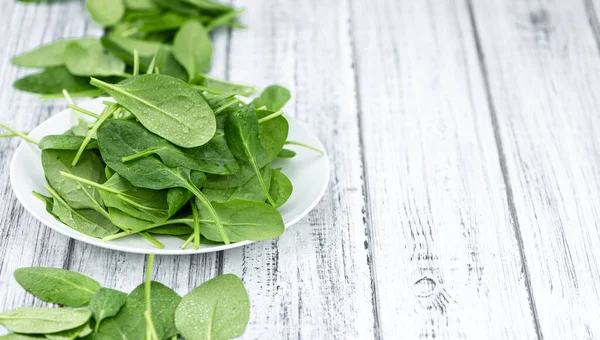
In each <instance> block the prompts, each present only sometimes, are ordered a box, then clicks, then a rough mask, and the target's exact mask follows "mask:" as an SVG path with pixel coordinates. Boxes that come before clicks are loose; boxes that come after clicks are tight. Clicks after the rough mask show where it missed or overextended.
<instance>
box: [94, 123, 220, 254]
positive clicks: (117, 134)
mask: <svg viewBox="0 0 600 340" xmlns="http://www.w3.org/2000/svg"><path fill="white" fill-rule="evenodd" d="M138 126H139V125H138V124H136V123H134V122H128V121H123V120H117V119H114V120H109V121H107V122H106V123H105V124H103V125H102V126H101V127H100V129H99V130H98V144H99V145H100V152H101V154H102V157H103V159H104V161H105V162H106V164H107V165H108V166H109V167H110V168H111V169H113V170H115V171H116V172H117V173H118V174H119V175H121V176H123V177H125V178H126V179H127V180H129V181H130V182H131V183H132V184H133V185H135V186H138V187H142V188H148V189H155V190H159V189H170V188H185V189H187V190H189V191H191V192H192V193H193V194H194V196H196V197H197V198H198V199H199V200H201V201H202V202H203V204H204V205H205V206H206V208H207V209H208V211H209V213H210V215H211V216H212V217H213V220H215V222H216V226H217V229H219V230H220V234H221V235H222V237H223V240H224V242H225V243H226V244H227V243H229V240H228V237H227V235H226V234H225V231H224V230H223V227H222V225H221V223H220V221H219V219H218V216H217V214H216V212H215V211H214V209H213V208H212V207H211V205H210V202H209V201H208V199H207V198H206V197H205V196H204V194H202V192H201V191H200V190H199V189H198V186H197V185H195V184H194V182H197V181H194V180H193V177H197V176H194V175H193V172H192V171H190V169H187V168H169V167H167V166H166V165H164V164H163V163H162V162H161V161H160V160H159V159H158V158H157V157H143V158H139V159H135V160H132V161H128V162H126V163H125V162H123V161H122V159H123V157H127V156H130V155H132V154H136V153H138V152H140V151H143V149H142V150H140V149H136V147H138V146H137V143H136V141H135V140H134V139H132V138H130V137H131V136H132V135H135V134H136V132H133V133H132V130H134V129H136V128H138ZM202 179H205V177H204V178H202Z"/></svg>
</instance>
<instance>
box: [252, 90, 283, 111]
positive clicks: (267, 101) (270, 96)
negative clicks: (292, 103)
mask: <svg viewBox="0 0 600 340" xmlns="http://www.w3.org/2000/svg"><path fill="white" fill-rule="evenodd" d="M290 98H291V95H290V91H289V90H288V89H286V88H285V87H283V86H279V85H271V86H269V87H267V88H266V89H265V90H264V91H263V92H262V93H261V94H260V96H259V97H258V98H255V99H254V100H253V101H252V105H254V107H255V108H259V107H262V106H266V108H267V110H268V111H272V112H276V111H279V110H281V109H282V108H283V107H284V106H285V104H286V103H287V102H288V100H290Z"/></svg>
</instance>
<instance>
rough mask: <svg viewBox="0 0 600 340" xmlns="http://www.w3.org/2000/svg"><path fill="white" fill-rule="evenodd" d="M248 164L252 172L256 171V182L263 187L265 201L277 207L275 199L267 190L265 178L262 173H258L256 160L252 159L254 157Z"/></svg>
mask: <svg viewBox="0 0 600 340" xmlns="http://www.w3.org/2000/svg"><path fill="white" fill-rule="evenodd" d="M250 164H251V165H252V167H253V168H254V172H256V177H257V178H258V183H259V184H260V186H261V187H262V189H263V192H264V193H265V195H266V196H267V201H269V204H271V205H272V206H273V207H277V203H275V201H274V200H273V198H272V197H271V194H269V190H268V189H267V186H266V185H265V180H264V179H263V177H262V174H261V173H260V169H259V168H258V165H256V162H255V161H254V159H252V160H251V162H250Z"/></svg>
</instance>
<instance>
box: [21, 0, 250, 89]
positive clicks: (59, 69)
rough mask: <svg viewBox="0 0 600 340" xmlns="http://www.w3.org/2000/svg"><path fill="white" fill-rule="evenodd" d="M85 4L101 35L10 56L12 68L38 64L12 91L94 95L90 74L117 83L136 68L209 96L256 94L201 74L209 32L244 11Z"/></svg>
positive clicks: (195, 1) (157, 0)
mask: <svg viewBox="0 0 600 340" xmlns="http://www.w3.org/2000/svg"><path fill="white" fill-rule="evenodd" d="M85 7H86V10H87V12H88V14H89V16H90V18H91V19H92V20H93V21H94V22H95V23H96V24H98V25H100V26H102V27H104V28H105V34H104V36H103V37H101V38H93V37H82V38H73V39H61V40H57V41H54V42H52V43H49V44H46V45H43V46H40V47H38V48H36V49H34V50H32V51H29V52H26V53H24V54H21V55H18V56H15V57H13V58H12V63H13V64H14V65H16V66H20V67H27V68H38V69H40V68H41V69H43V70H42V71H41V72H38V73H34V74H30V75H27V76H25V77H23V78H21V79H18V80H17V81H15V83H14V87H15V88H17V89H19V90H21V91H26V92H31V93H36V94H40V95H41V98H46V99H51V98H60V97H61V96H62V95H61V92H62V90H63V89H66V90H67V91H69V93H70V94H71V96H72V97H74V98H75V97H97V96H99V95H100V94H102V90H101V89H98V88H96V87H94V86H92V85H91V84H90V83H89V77H95V78H98V79H100V80H103V81H106V82H117V81H119V80H123V79H126V78H129V77H131V76H132V74H134V73H136V72H137V71H138V70H136V68H139V71H141V72H146V71H147V70H148V69H149V68H152V69H153V70H152V72H157V73H160V74H166V75H170V76H173V77H176V78H180V79H183V80H185V81H187V82H189V83H190V84H194V85H196V86H198V87H199V88H203V89H206V90H209V91H210V92H211V93H218V94H223V93H225V92H231V91H237V92H239V93H240V94H244V95H248V94H251V93H252V92H253V91H254V88H252V87H249V86H244V85H238V84H233V83H230V82H227V81H223V80H218V79H213V78H211V77H209V76H207V75H206V74H205V72H207V71H208V70H209V69H210V66H211V63H212V52H213V46H212V42H211V40H210V33H211V32H212V31H213V30H215V29H216V28H219V27H234V28H235V27H243V26H242V25H240V24H239V23H238V22H237V21H236V20H237V17H238V15H239V14H240V13H242V12H243V11H242V10H237V9H235V8H233V7H231V6H229V5H225V4H221V3H218V2H215V1H213V0H86V4H85ZM136 57H138V60H139V64H137V65H134V64H135V63H134V60H136Z"/></svg>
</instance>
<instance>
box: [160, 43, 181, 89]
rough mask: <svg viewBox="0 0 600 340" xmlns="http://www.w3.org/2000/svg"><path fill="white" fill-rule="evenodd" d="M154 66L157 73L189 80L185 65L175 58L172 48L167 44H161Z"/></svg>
mask: <svg viewBox="0 0 600 340" xmlns="http://www.w3.org/2000/svg"><path fill="white" fill-rule="evenodd" d="M154 68H155V69H156V70H157V73H160V74H165V75H168V76H171V77H175V78H179V79H183V80H187V73H186V71H185V69H184V68H183V66H181V64H180V63H179V62H178V61H177V59H175V56H173V53H172V52H171V49H170V48H169V47H167V46H164V45H163V46H161V47H160V48H159V49H158V51H157V52H156V60H155V63H154Z"/></svg>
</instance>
